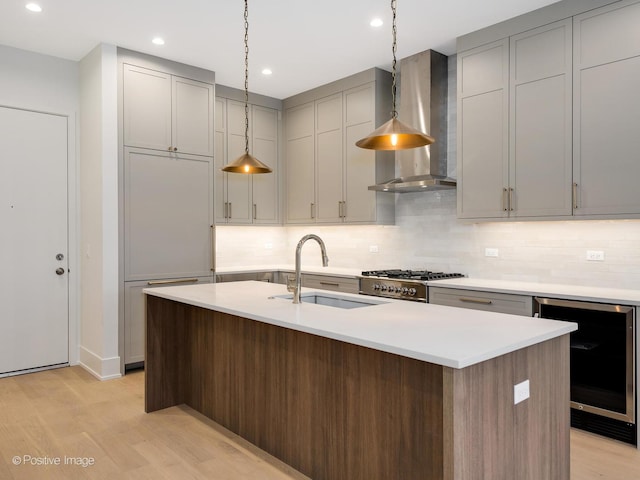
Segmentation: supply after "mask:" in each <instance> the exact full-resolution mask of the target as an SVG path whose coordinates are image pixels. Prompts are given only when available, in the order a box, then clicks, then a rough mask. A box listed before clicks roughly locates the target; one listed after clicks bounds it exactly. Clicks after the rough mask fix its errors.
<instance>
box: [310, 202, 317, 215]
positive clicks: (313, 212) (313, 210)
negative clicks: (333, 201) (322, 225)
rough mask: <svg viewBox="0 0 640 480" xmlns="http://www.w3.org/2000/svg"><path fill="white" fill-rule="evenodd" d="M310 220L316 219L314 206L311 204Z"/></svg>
mask: <svg viewBox="0 0 640 480" xmlns="http://www.w3.org/2000/svg"><path fill="white" fill-rule="evenodd" d="M311 218H316V204H315V203H312V204H311Z"/></svg>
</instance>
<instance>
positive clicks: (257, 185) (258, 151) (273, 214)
mask: <svg viewBox="0 0 640 480" xmlns="http://www.w3.org/2000/svg"><path fill="white" fill-rule="evenodd" d="M251 118H252V122H251V125H252V126H253V128H252V130H253V151H252V153H253V155H255V157H256V158H257V159H258V160H260V161H261V162H262V163H264V164H265V165H267V166H268V167H270V168H271V170H273V172H272V173H267V174H260V175H252V177H253V179H252V181H253V223H261V224H268V223H277V222H278V110H274V109H273V108H265V107H260V106H257V105H252V106H251Z"/></svg>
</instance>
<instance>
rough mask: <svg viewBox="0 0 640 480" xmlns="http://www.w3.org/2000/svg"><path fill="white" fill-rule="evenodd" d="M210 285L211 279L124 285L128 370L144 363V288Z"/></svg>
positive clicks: (126, 283)
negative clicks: (197, 284)
mask: <svg viewBox="0 0 640 480" xmlns="http://www.w3.org/2000/svg"><path fill="white" fill-rule="evenodd" d="M196 283H211V277H200V278H176V279H173V280H148V281H140V282H125V284H124V318H125V322H124V325H125V330H124V363H125V365H126V366H128V367H129V368H131V367H135V366H139V365H140V364H141V363H142V362H144V342H145V305H146V304H145V295H144V293H143V292H142V290H144V289H145V288H157V287H173V286H177V285H192V284H196Z"/></svg>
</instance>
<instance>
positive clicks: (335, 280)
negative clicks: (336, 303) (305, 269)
mask: <svg viewBox="0 0 640 480" xmlns="http://www.w3.org/2000/svg"><path fill="white" fill-rule="evenodd" d="M302 286H303V287H309V288H321V289H323V290H333V291H335V292H346V293H358V292H359V289H360V288H359V283H358V279H357V278H346V277H338V276H333V275H313V274H308V273H303V274H302Z"/></svg>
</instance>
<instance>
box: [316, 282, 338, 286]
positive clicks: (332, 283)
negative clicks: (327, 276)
mask: <svg viewBox="0 0 640 480" xmlns="http://www.w3.org/2000/svg"><path fill="white" fill-rule="evenodd" d="M320 285H329V286H331V287H339V286H340V284H339V283H338V282H320Z"/></svg>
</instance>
